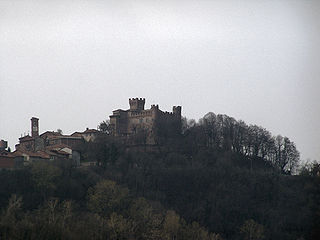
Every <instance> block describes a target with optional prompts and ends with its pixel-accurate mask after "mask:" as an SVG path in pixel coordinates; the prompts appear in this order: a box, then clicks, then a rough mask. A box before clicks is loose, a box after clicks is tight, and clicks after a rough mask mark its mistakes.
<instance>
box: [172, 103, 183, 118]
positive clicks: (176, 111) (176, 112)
mask: <svg viewBox="0 0 320 240" xmlns="http://www.w3.org/2000/svg"><path fill="white" fill-rule="evenodd" d="M172 112H173V114H174V115H176V116H180V117H181V106H173V108H172Z"/></svg>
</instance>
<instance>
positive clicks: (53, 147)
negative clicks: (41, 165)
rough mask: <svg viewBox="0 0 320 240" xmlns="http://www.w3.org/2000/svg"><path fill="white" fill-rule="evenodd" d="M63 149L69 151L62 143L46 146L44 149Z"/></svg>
mask: <svg viewBox="0 0 320 240" xmlns="http://www.w3.org/2000/svg"><path fill="white" fill-rule="evenodd" d="M63 148H69V149H71V148H70V147H69V146H68V145H66V144H63V143H61V144H55V145H50V146H47V147H46V149H48V150H53V149H55V150H56V149H59V150H60V149H63Z"/></svg>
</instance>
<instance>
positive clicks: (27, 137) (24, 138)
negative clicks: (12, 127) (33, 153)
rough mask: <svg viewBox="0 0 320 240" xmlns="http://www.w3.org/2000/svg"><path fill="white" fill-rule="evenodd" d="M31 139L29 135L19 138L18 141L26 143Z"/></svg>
mask: <svg viewBox="0 0 320 240" xmlns="http://www.w3.org/2000/svg"><path fill="white" fill-rule="evenodd" d="M31 139H33V137H31V136H29V135H27V136H24V137H21V138H19V140H20V141H28V140H31Z"/></svg>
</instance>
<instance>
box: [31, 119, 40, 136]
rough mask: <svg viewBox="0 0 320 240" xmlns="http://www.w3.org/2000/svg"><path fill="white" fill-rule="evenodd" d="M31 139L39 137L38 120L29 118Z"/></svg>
mask: <svg viewBox="0 0 320 240" xmlns="http://www.w3.org/2000/svg"><path fill="white" fill-rule="evenodd" d="M31 137H39V118H36V117H32V118H31Z"/></svg>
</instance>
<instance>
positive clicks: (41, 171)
mask: <svg viewBox="0 0 320 240" xmlns="http://www.w3.org/2000/svg"><path fill="white" fill-rule="evenodd" d="M31 174H32V180H33V181H34V183H35V186H36V188H37V189H38V190H39V191H40V192H41V194H42V197H43V198H44V199H46V198H47V196H48V194H49V192H51V191H53V190H55V189H56V180H57V179H58V178H59V177H60V176H61V174H62V172H61V170H60V169H59V168H58V167H56V166H54V165H52V164H49V163H46V162H42V161H41V162H34V163H33V164H32V167H31Z"/></svg>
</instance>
